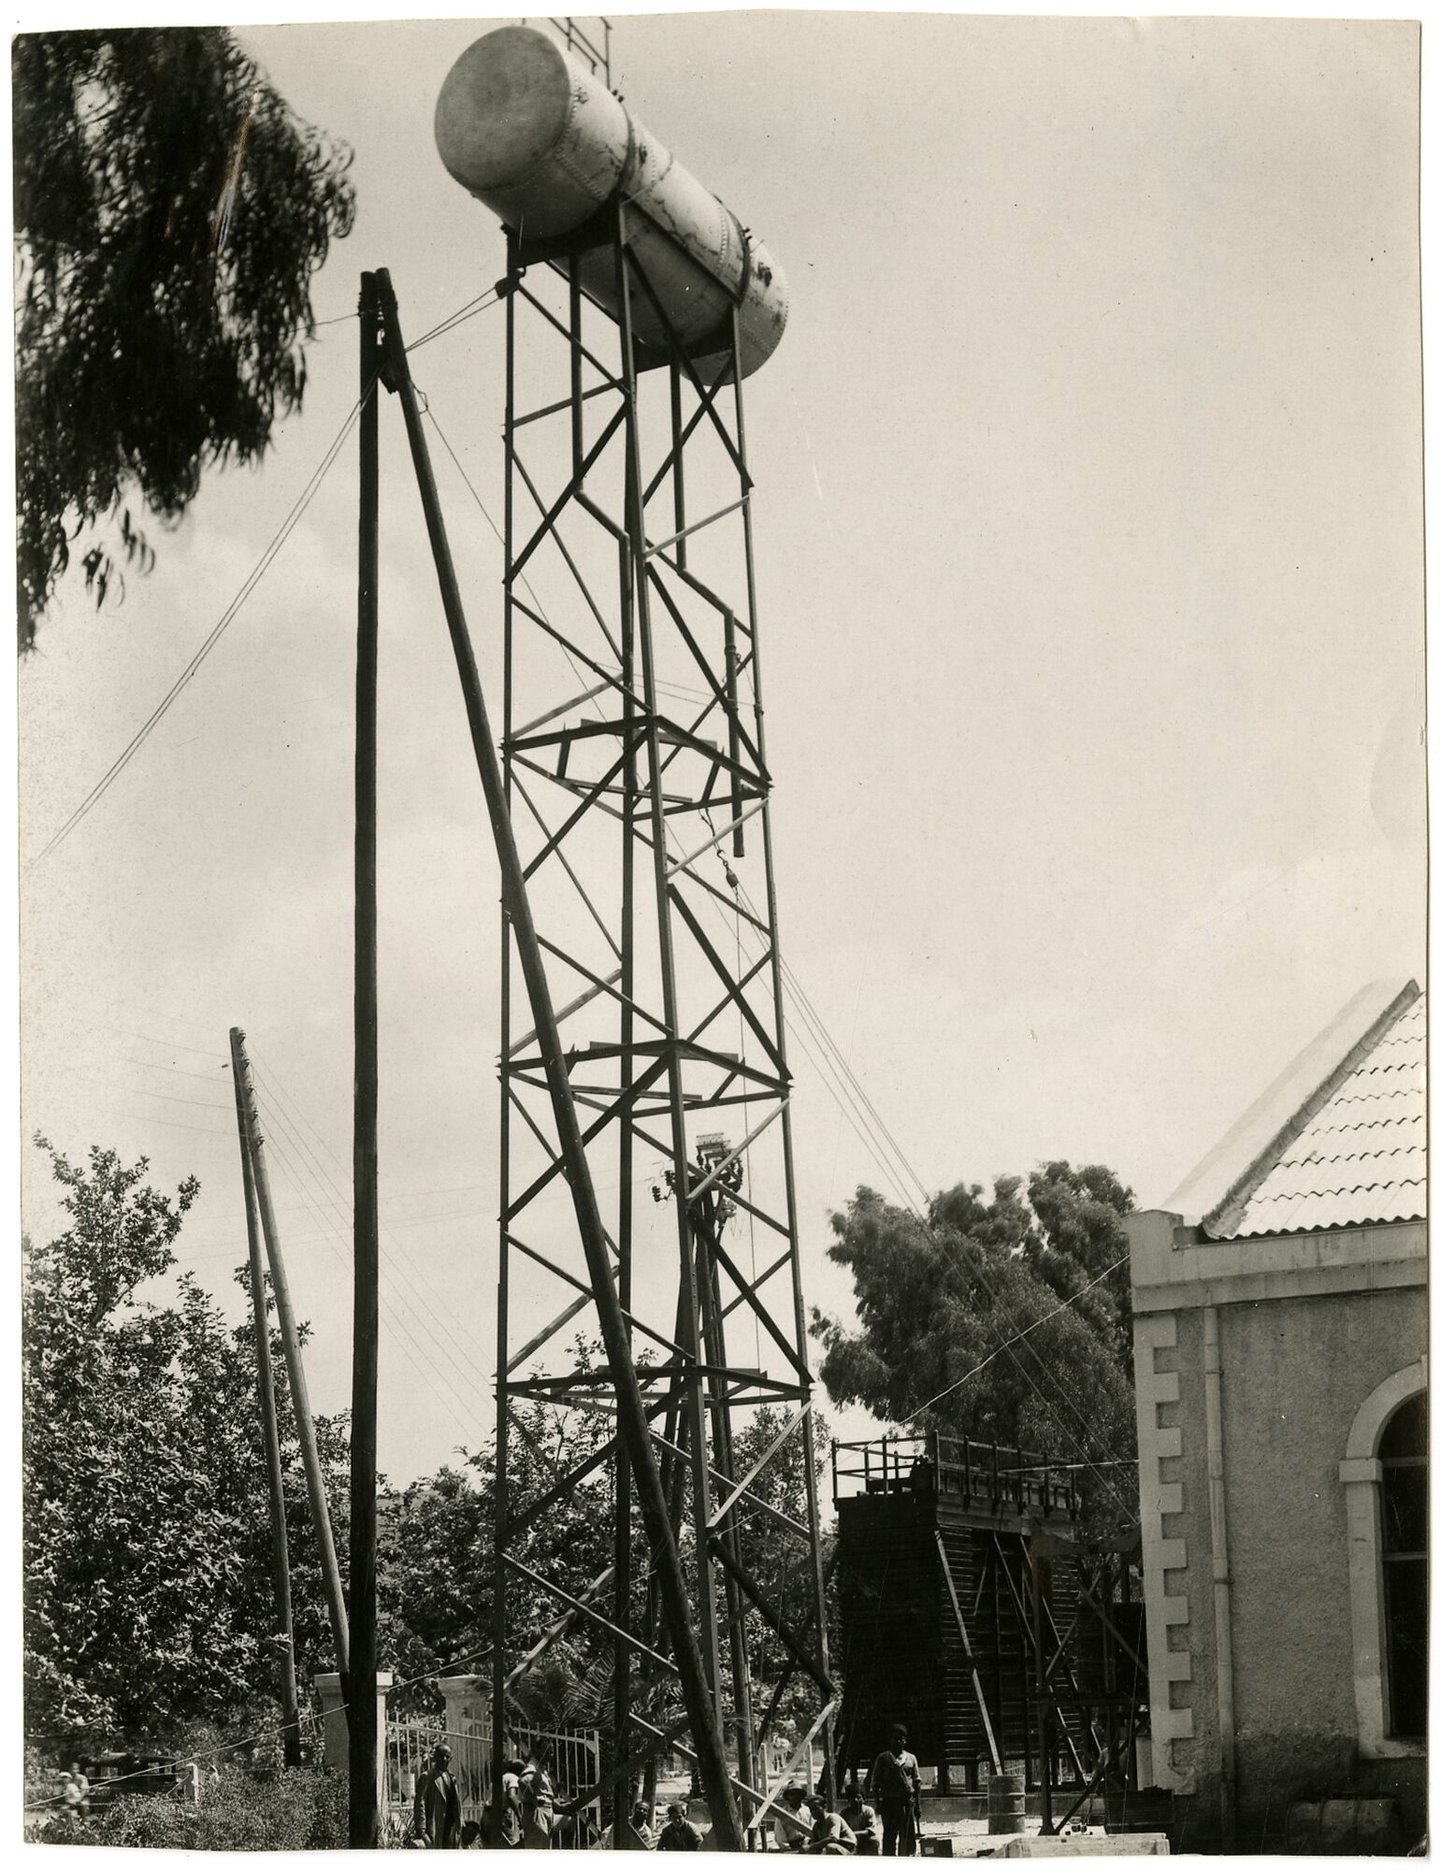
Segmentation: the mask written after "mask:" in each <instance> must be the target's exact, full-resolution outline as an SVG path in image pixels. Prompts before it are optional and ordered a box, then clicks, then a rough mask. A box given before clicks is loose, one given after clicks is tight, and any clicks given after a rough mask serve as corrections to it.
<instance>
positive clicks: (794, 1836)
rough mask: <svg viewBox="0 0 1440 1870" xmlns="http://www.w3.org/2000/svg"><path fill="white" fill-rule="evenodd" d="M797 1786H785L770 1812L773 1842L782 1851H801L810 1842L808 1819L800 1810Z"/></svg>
mask: <svg viewBox="0 0 1440 1870" xmlns="http://www.w3.org/2000/svg"><path fill="white" fill-rule="evenodd" d="M803 1798H804V1794H803V1793H802V1792H801V1790H800V1788H799V1786H786V1788H785V1790H784V1791H783V1792H782V1793H781V1794H780V1797H779V1798H778V1799H777V1800H776V1802H775V1804H774V1805H773V1806H772V1807H771V1810H772V1811H773V1813H774V1814H775V1842H776V1843H777V1844H778V1845H779V1846H780V1848H781V1850H782V1851H803V1850H804V1848H805V1846H806V1845H807V1844H808V1843H809V1841H810V1817H809V1813H808V1812H804V1811H803V1810H802V1801H803Z"/></svg>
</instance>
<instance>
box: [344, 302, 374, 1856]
mask: <svg viewBox="0 0 1440 1870" xmlns="http://www.w3.org/2000/svg"><path fill="white" fill-rule="evenodd" d="M379 363H380V315H379V300H378V295H377V293H376V290H375V275H374V274H373V273H362V274H361V275H360V396H361V404H360V538H359V588H358V603H357V623H356V635H355V1121H354V1164H353V1167H354V1182H355V1309H354V1348H353V1353H352V1365H351V1389H350V1694H349V1702H350V1848H351V1850H365V1851H368V1850H378V1849H379V1848H380V1793H379V1786H378V1784H377V1782H376V1768H375V1762H376V1759H377V1758H378V1756H379V1745H380V1736H379V1734H378V1732H377V1731H376V1730H377V1726H378V1708H377V1701H376V1668H377V1664H378V1656H377V1651H376V1641H377V1639H376V1629H375V1536H376V1528H375V1489H376V1484H377V1481H376V1461H377V1438H378V1424H379V1379H380V1208H379V1201H380V1196H379V1143H378V1138H377V1118H378V1106H379V1056H378V1043H379V1032H378V1028H379V1004H378V999H379V991H378V979H377V962H376V937H375V924H376V875H375V743H376V690H377V684H378V663H379V623H380V606H379V558H380V546H379V532H380V465H379V455H380V450H379V434H380V427H379V391H378V387H377V384H376V375H377V372H378V369H379Z"/></svg>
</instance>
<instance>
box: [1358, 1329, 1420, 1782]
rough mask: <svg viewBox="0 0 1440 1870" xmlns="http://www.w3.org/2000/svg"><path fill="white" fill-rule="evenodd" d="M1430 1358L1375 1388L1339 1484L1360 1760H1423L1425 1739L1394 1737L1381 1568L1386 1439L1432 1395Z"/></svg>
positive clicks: (1365, 1405) (1362, 1408)
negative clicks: (1417, 1402) (1397, 1418)
mask: <svg viewBox="0 0 1440 1870" xmlns="http://www.w3.org/2000/svg"><path fill="white" fill-rule="evenodd" d="M1428 1363H1429V1360H1428V1358H1426V1357H1420V1358H1417V1359H1416V1361H1415V1362H1414V1363H1413V1364H1407V1365H1406V1366H1405V1368H1404V1369H1403V1370H1397V1371H1395V1373H1394V1374H1393V1375H1392V1376H1388V1377H1386V1378H1385V1380H1384V1382H1383V1383H1377V1384H1376V1386H1375V1388H1374V1389H1373V1390H1371V1392H1370V1394H1369V1395H1368V1396H1367V1397H1366V1398H1365V1400H1364V1402H1363V1403H1361V1405H1360V1407H1359V1409H1358V1410H1357V1411H1356V1414H1355V1419H1354V1421H1353V1422H1352V1423H1351V1425H1350V1435H1349V1439H1348V1441H1347V1442H1346V1446H1345V1458H1344V1460H1343V1461H1341V1463H1340V1480H1341V1482H1342V1484H1343V1486H1344V1488H1345V1512H1346V1521H1347V1529H1348V1545H1349V1553H1350V1631H1351V1639H1352V1644H1353V1649H1354V1658H1353V1659H1354V1675H1355V1713H1356V1717H1357V1722H1358V1739H1359V1745H1360V1756H1361V1758H1362V1759H1367V1760H1393V1759H1423V1758H1424V1757H1425V1755H1426V1753H1427V1752H1428V1746H1427V1743H1426V1741H1425V1740H1423V1739H1406V1740H1401V1739H1396V1738H1393V1737H1392V1736H1391V1735H1390V1733H1389V1731H1388V1730H1389V1726H1390V1685H1389V1680H1388V1671H1387V1657H1386V1642H1385V1603H1384V1593H1385V1585H1384V1577H1383V1570H1382V1565H1381V1550H1380V1547H1381V1523H1380V1507H1381V1500H1380V1487H1381V1466H1380V1438H1381V1436H1382V1435H1383V1434H1384V1432H1385V1429H1386V1426H1387V1424H1388V1423H1389V1421H1390V1418H1391V1417H1392V1416H1393V1415H1394V1414H1395V1412H1396V1410H1397V1409H1399V1408H1400V1407H1401V1406H1402V1404H1404V1403H1407V1402H1409V1401H1411V1400H1412V1398H1413V1397H1415V1396H1417V1395H1421V1394H1424V1392H1425V1391H1426V1389H1427V1388H1428Z"/></svg>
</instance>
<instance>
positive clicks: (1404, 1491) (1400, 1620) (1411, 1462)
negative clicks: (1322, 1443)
mask: <svg viewBox="0 0 1440 1870" xmlns="http://www.w3.org/2000/svg"><path fill="white" fill-rule="evenodd" d="M1427 1427H1428V1423H1427V1410H1426V1405H1425V1398H1424V1396H1412V1397H1411V1399H1410V1401H1409V1402H1407V1403H1402V1404H1401V1406H1400V1407H1399V1408H1398V1409H1397V1410H1396V1411H1395V1413H1394V1415H1393V1416H1391V1418H1390V1420H1389V1421H1388V1422H1387V1423H1386V1425H1385V1432H1384V1434H1383V1435H1382V1436H1381V1437H1380V1562H1381V1569H1382V1571H1383V1573H1384V1597H1385V1665H1386V1666H1385V1673H1386V1677H1387V1679H1388V1683H1389V1689H1390V1693H1389V1695H1388V1697H1387V1700H1388V1703H1389V1706H1388V1710H1387V1712H1388V1714H1389V1722H1388V1727H1387V1734H1388V1737H1389V1738H1391V1739H1394V1740H1419V1739H1421V1738H1422V1737H1423V1736H1424V1733H1425V1702H1426V1693H1427V1688H1428V1683H1427V1671H1426V1658H1425V1652H1426V1609H1425V1607H1426V1599H1427V1587H1428V1583H1429V1570H1430V1567H1429V1562H1428V1544H1429V1540H1428V1526H1427V1505H1428V1502H1427V1499H1426V1493H1427V1488H1428V1481H1429V1473H1428V1461H1427V1455H1426V1447H1427V1434H1426V1431H1427Z"/></svg>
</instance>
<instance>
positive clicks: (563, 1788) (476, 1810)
mask: <svg viewBox="0 0 1440 1870" xmlns="http://www.w3.org/2000/svg"><path fill="white" fill-rule="evenodd" d="M505 1732H506V1735H507V1738H508V1741H509V1750H510V1752H511V1754H512V1755H513V1756H514V1758H516V1759H525V1758H527V1757H528V1756H529V1754H530V1752H531V1750H532V1748H534V1747H535V1746H536V1745H537V1744H538V1743H539V1742H541V1741H542V1740H543V1741H546V1742H548V1743H549V1747H550V1763H549V1768H548V1770H549V1773H550V1778H551V1780H552V1781H553V1783H554V1786H555V1802H556V1805H557V1807H558V1808H560V1809H564V1808H566V1807H568V1806H569V1805H571V1804H573V1802H574V1801H575V1800H576V1799H577V1798H578V1797H580V1795H581V1794H582V1793H583V1792H584V1791H585V1790H586V1788H587V1787H589V1786H593V1785H595V1784H596V1782H597V1781H598V1780H599V1778H600V1735H599V1732H598V1731H597V1730H596V1729H595V1728H593V1727H586V1728H566V1729H564V1730H562V1731H560V1732H555V1733H552V1732H551V1731H549V1730H548V1729H546V1728H542V1727H532V1726H531V1725H530V1723H529V1722H528V1721H521V1720H511V1721H509V1722H508V1723H507V1724H506V1728H505ZM490 1741H491V1728H490V1716H489V1713H488V1711H487V1712H486V1713H485V1714H483V1715H480V1716H477V1717H475V1718H473V1719H469V1720H467V1721H466V1722H465V1724H464V1729H463V1731H461V1732H456V1731H454V1730H453V1729H449V1728H447V1727H446V1725H445V1723H444V1721H443V1720H441V1719H432V1720H419V1721H404V1720H394V1719H387V1720H386V1722H385V1817H384V1829H385V1842H386V1844H387V1845H394V1844H398V1843H399V1842H400V1840H401V1839H402V1838H403V1837H404V1836H405V1833H406V1831H407V1830H408V1828H409V1824H410V1820H411V1817H412V1815H413V1813H414V1810H415V1786H416V1782H417V1780H418V1779H419V1776H420V1774H421V1773H423V1772H424V1770H425V1768H426V1767H427V1766H428V1765H429V1763H430V1756H431V1754H432V1753H433V1752H434V1750H435V1748H436V1747H438V1746H441V1745H442V1744H443V1745H444V1746H447V1747H449V1749H450V1771H451V1773H452V1774H453V1775H454V1778H455V1784H456V1786H457V1788H458V1789H459V1793H460V1816H461V1819H462V1821H463V1820H465V1819H471V1818H473V1819H474V1820H475V1821H476V1822H477V1823H478V1822H479V1820H480V1817H481V1814H482V1812H483V1811H484V1809H485V1807H486V1805H488V1804H489V1802H490ZM576 1815H577V1817H579V1818H581V1819H582V1820H588V1822H589V1824H590V1825H591V1826H592V1827H593V1829H594V1832H595V1834H596V1835H598V1834H599V1830H600V1799H599V1795H598V1794H596V1796H595V1797H593V1798H591V1799H588V1800H586V1802H585V1804H584V1805H582V1806H581V1807H580V1809H579V1811H578V1813H577V1814H576Z"/></svg>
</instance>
